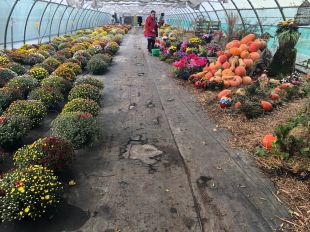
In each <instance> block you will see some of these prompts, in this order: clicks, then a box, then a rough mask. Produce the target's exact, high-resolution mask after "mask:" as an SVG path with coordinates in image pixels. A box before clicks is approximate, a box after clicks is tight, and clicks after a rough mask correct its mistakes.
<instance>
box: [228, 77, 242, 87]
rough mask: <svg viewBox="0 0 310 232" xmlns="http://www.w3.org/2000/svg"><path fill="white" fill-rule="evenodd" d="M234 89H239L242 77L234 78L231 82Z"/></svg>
mask: <svg viewBox="0 0 310 232" xmlns="http://www.w3.org/2000/svg"><path fill="white" fill-rule="evenodd" d="M229 83H230V85H231V86H232V87H238V86H240V84H241V83H242V78H241V77H240V76H234V78H233V79H232V80H230V81H229Z"/></svg>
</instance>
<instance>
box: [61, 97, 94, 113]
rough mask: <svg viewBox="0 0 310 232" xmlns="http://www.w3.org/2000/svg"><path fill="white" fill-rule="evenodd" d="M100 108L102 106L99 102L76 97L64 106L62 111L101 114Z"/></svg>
mask: <svg viewBox="0 0 310 232" xmlns="http://www.w3.org/2000/svg"><path fill="white" fill-rule="evenodd" d="M99 110H100V107H99V105H98V103H97V102H95V101H93V100H89V99H84V98H75V99H73V100H72V101H69V102H68V103H67V104H66V105H65V106H64V108H63V110H62V113H67V112H84V113H90V114H92V115H93V116H97V115H98V114H99Z"/></svg>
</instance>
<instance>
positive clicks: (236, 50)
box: [229, 47, 241, 56]
mask: <svg viewBox="0 0 310 232" xmlns="http://www.w3.org/2000/svg"><path fill="white" fill-rule="evenodd" d="M229 52H230V53H231V54H232V55H233V56H240V54H241V49H240V48H236V47H233V48H231V49H229Z"/></svg>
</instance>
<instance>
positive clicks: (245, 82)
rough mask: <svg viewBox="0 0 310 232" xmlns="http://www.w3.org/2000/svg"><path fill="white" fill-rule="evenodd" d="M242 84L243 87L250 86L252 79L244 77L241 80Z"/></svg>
mask: <svg viewBox="0 0 310 232" xmlns="http://www.w3.org/2000/svg"><path fill="white" fill-rule="evenodd" d="M242 83H243V84H244V85H250V84H252V78H251V77H249V76H244V77H243V78H242Z"/></svg>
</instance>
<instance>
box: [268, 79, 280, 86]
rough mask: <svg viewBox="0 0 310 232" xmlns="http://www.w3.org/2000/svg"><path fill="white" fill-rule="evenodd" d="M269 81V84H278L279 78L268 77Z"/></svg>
mask: <svg viewBox="0 0 310 232" xmlns="http://www.w3.org/2000/svg"><path fill="white" fill-rule="evenodd" d="M269 82H270V83H271V84H275V85H280V80H276V79H272V78H271V79H270V80H269Z"/></svg>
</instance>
